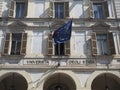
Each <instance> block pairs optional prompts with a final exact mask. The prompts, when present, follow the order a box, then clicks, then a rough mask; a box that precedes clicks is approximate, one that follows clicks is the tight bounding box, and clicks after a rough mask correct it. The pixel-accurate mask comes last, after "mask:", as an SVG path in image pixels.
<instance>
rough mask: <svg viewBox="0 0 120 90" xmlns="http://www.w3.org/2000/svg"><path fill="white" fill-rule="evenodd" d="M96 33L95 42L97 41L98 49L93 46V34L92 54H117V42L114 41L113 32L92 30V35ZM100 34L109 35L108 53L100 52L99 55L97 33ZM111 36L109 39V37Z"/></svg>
mask: <svg viewBox="0 0 120 90" xmlns="http://www.w3.org/2000/svg"><path fill="white" fill-rule="evenodd" d="M93 33H94V35H95V40H94V39H93V40H94V41H95V43H96V46H95V47H96V49H95V48H94V47H93V46H94V45H93V40H92V36H91V45H92V55H93V56H109V55H114V54H116V52H115V43H114V38H113V33H112V32H105V31H103V32H102V31H101V32H99V31H98V32H92V35H93ZM100 34H106V36H107V46H108V54H107V55H105V54H100V55H98V41H97V35H100ZM108 38H109V39H108ZM94 49H95V50H96V52H94Z"/></svg>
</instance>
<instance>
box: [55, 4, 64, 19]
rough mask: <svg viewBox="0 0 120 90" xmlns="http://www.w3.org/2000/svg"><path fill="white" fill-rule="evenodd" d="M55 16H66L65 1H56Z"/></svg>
mask: <svg viewBox="0 0 120 90" xmlns="http://www.w3.org/2000/svg"><path fill="white" fill-rule="evenodd" d="M54 5H55V7H54V8H55V18H64V3H55V4H54Z"/></svg>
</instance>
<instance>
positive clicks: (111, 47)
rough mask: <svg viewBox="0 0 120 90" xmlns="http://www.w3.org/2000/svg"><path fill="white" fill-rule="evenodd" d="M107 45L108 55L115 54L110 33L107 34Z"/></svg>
mask: <svg viewBox="0 0 120 90" xmlns="http://www.w3.org/2000/svg"><path fill="white" fill-rule="evenodd" d="M108 45H109V50H110V51H109V53H110V54H115V46H114V39H113V34H112V32H109V33H108Z"/></svg>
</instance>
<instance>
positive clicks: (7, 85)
mask: <svg viewBox="0 0 120 90" xmlns="http://www.w3.org/2000/svg"><path fill="white" fill-rule="evenodd" d="M1 78H2V79H1V81H0V90H27V88H28V84H27V81H26V79H25V78H24V77H23V76H22V75H20V74H18V73H7V74H6V75H3V76H2V77H1Z"/></svg>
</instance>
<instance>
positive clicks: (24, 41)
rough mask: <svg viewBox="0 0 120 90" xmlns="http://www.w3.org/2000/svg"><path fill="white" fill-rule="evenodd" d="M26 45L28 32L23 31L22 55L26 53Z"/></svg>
mask: <svg viewBox="0 0 120 90" xmlns="http://www.w3.org/2000/svg"><path fill="white" fill-rule="evenodd" d="M26 46H27V33H22V41H21V52H20V54H21V55H25V54H26Z"/></svg>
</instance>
